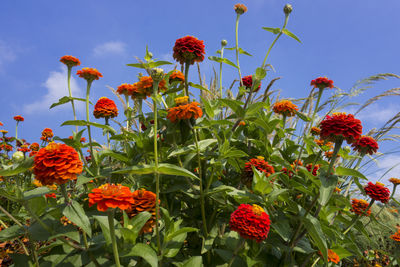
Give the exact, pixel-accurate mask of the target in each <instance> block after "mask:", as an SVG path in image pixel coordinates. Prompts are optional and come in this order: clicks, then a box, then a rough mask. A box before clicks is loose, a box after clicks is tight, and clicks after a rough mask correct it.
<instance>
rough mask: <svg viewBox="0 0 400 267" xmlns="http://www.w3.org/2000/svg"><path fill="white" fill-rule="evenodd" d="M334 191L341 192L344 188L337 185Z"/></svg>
mask: <svg viewBox="0 0 400 267" xmlns="http://www.w3.org/2000/svg"><path fill="white" fill-rule="evenodd" d="M333 192H335V193H340V192H342V189H340V188H339V187H336V188H335V189H333Z"/></svg>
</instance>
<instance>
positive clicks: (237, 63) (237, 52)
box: [221, 14, 243, 86]
mask: <svg viewBox="0 0 400 267" xmlns="http://www.w3.org/2000/svg"><path fill="white" fill-rule="evenodd" d="M239 18H240V14H237V15H236V27H235V37H236V46H235V48H236V65H237V67H238V73H239V81H240V86H243V81H242V73H241V72H240V65H239ZM221 64H222V63H221Z"/></svg>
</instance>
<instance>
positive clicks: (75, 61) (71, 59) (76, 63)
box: [60, 56, 81, 68]
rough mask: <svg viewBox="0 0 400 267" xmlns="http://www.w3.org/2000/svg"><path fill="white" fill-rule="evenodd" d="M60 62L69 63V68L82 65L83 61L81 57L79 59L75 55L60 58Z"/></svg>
mask: <svg viewBox="0 0 400 267" xmlns="http://www.w3.org/2000/svg"><path fill="white" fill-rule="evenodd" d="M60 62H62V63H64V64H65V65H67V66H68V67H69V68H72V67H75V66H79V65H81V62H80V61H79V59H77V58H76V57H73V56H63V57H61V58H60Z"/></svg>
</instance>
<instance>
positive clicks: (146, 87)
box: [132, 76, 167, 99]
mask: <svg viewBox="0 0 400 267" xmlns="http://www.w3.org/2000/svg"><path fill="white" fill-rule="evenodd" d="M158 90H159V91H163V92H164V91H166V90H167V87H165V81H164V80H161V81H160V83H159V84H158ZM152 93H153V78H151V76H142V77H140V80H139V82H137V83H134V84H133V91H132V99H146V98H147V97H148V96H151V94H152Z"/></svg>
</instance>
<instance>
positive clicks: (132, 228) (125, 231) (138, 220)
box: [120, 211, 151, 244]
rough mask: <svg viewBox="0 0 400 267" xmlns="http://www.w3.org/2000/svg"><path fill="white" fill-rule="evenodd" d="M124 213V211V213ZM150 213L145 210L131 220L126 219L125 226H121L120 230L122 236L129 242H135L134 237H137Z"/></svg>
mask: <svg viewBox="0 0 400 267" xmlns="http://www.w3.org/2000/svg"><path fill="white" fill-rule="evenodd" d="M124 214H125V213H124ZM150 217H151V213H149V212H147V211H145V212H141V213H139V214H138V215H136V216H135V217H133V218H132V219H131V220H129V221H128V223H127V225H126V226H125V227H126V228H121V229H120V231H121V233H122V235H123V237H124V238H125V239H127V240H129V241H130V242H131V243H133V244H135V243H136V238H137V237H138V235H139V233H140V230H142V228H143V226H144V225H145V224H146V222H147V221H148V220H149V219H150Z"/></svg>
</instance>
